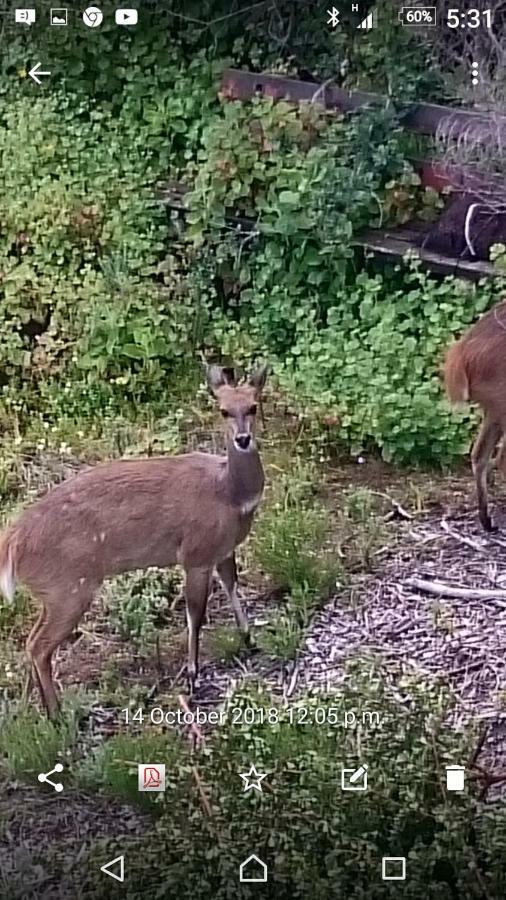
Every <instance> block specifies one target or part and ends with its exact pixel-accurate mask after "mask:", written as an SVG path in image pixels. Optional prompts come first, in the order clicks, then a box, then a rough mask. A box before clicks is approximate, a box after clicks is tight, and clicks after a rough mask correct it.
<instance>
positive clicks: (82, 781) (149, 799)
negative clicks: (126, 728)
mask: <svg viewBox="0 0 506 900" xmlns="http://www.w3.org/2000/svg"><path fill="white" fill-rule="evenodd" d="M143 729H144V730H143V731H142V733H141V734H116V735H114V737H112V738H110V739H109V740H108V741H106V743H104V744H102V745H101V746H100V747H98V748H97V749H96V750H95V751H94V752H93V753H91V754H90V755H89V756H88V757H87V758H86V759H85V760H83V762H81V764H80V765H79V766H78V767H76V768H75V770H74V781H75V782H76V784H78V785H79V786H80V787H83V788H84V789H86V790H92V791H96V790H99V791H103V792H104V793H107V794H110V795H111V796H114V797H115V798H116V799H122V800H127V801H128V802H130V803H135V804H136V805H139V806H141V807H142V808H144V809H151V810H153V809H154V807H156V806H157V805H160V804H162V803H163V802H164V799H165V798H164V795H163V793H157V792H153V793H143V792H139V791H138V782H137V765H138V763H145V764H149V763H152V764H153V765H156V764H157V763H164V764H165V767H166V777H167V792H168V796H170V790H171V785H172V783H173V772H174V770H175V768H176V765H177V764H178V762H179V757H180V755H181V751H182V747H181V741H180V738H179V737H178V735H177V734H175V733H174V732H165V733H163V734H162V733H161V732H159V731H155V730H154V727H153V726H152V725H150V724H149V723H148V724H146V723H144V725H143Z"/></svg>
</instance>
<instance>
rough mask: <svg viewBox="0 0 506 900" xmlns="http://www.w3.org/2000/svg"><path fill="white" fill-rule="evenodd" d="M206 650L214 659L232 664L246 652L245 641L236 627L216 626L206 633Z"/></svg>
mask: <svg viewBox="0 0 506 900" xmlns="http://www.w3.org/2000/svg"><path fill="white" fill-rule="evenodd" d="M206 648H207V650H208V651H209V653H210V655H211V656H212V657H213V659H218V660H219V661H220V662H231V661H232V660H233V659H236V658H237V657H238V656H240V655H241V653H242V652H243V651H244V639H243V637H242V635H241V633H240V631H239V629H238V628H237V627H236V626H235V625H214V626H213V627H212V628H209V629H208V630H207V631H206Z"/></svg>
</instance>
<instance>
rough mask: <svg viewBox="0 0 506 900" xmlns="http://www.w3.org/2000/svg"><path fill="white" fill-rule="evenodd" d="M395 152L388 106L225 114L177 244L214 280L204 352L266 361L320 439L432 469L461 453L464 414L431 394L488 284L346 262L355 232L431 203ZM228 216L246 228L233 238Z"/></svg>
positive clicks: (420, 211) (205, 154)
mask: <svg viewBox="0 0 506 900" xmlns="http://www.w3.org/2000/svg"><path fill="white" fill-rule="evenodd" d="M405 151H406V148H405V137H404V135H403V133H402V132H401V131H400V130H399V128H398V127H397V124H396V118H395V114H394V112H392V111H386V110H376V111H367V112H364V113H362V114H358V115H356V116H354V117H352V118H351V119H350V118H347V119H343V118H340V117H333V116H330V117H328V116H326V115H324V114H322V110H321V109H318V107H315V106H314V105H312V104H308V105H304V104H303V105H301V106H299V107H295V106H293V105H290V104H288V103H284V102H278V103H273V102H272V101H270V100H257V101H254V102H253V103H251V104H249V105H248V104H239V103H226V104H225V106H224V108H223V111H222V116H221V117H215V118H214V119H213V120H212V121H211V122H210V124H209V126H208V127H207V129H206V130H205V131H204V134H203V147H202V149H201V151H200V159H199V161H200V168H199V170H198V174H197V176H196V178H195V181H194V187H193V190H192V192H191V193H190V194H189V195H188V198H187V203H188V207H189V214H188V221H189V237H190V240H191V241H192V243H193V246H194V247H196V248H197V250H198V251H199V252H200V255H201V259H202V260H205V266H207V272H208V274H209V272H210V270H211V269H212V271H213V282H212V283H213V292H212V294H209V302H210V303H211V304H212V305H214V306H215V307H220V310H219V311H217V312H216V313H215V315H214V317H213V329H214V335H215V341H216V345H217V346H220V347H221V348H222V349H224V350H225V351H226V352H227V353H228V354H230V355H235V356H236V357H237V355H238V354H239V355H240V354H241V353H243V354H244V355H245V356H248V355H251V354H252V353H258V352H261V353H262V354H264V355H267V356H269V357H270V358H271V359H272V360H273V365H274V368H275V371H276V374H277V375H278V377H279V379H280V382H281V384H282V386H283V387H284V388H285V390H286V391H287V393H288V395H289V398H290V400H291V402H292V404H293V406H294V408H295V409H296V410H298V411H299V413H301V414H304V415H306V416H307V418H308V419H309V421H310V422H314V421H315V420H316V423H318V421H324V422H325V423H327V424H326V426H325V427H326V429H327V425H328V423H329V422H331V423H334V425H333V427H332V428H331V430H330V437H331V440H334V441H335V442H336V443H338V444H341V445H344V446H347V447H349V448H350V449H351V451H352V452H359V451H363V450H364V449H370V448H374V447H375V448H379V449H380V450H381V452H382V454H383V456H384V458H385V459H388V460H390V459H397V460H399V461H403V462H408V461H415V460H418V461H430V462H437V463H446V462H448V461H449V460H451V459H452V458H453V457H455V456H458V455H459V454H462V453H464V452H466V450H467V448H468V443H469V434H470V428H469V422H470V414H469V412H465V413H463V414H462V413H460V414H458V413H457V414H455V413H454V412H453V411H450V409H449V407H448V404H447V403H446V401H445V399H444V397H443V392H442V388H441V378H440V367H441V363H442V359H443V355H444V351H445V348H446V346H447V344H448V342H449V341H450V340H451V339H452V336H453V335H458V334H460V333H461V332H462V331H463V330H464V329H465V328H466V327H467V326H468V325H469V324H470V323H471V322H472V321H474V320H475V319H476V317H477V316H478V315H479V314H480V313H481V312H483V311H484V310H485V309H486V308H487V307H488V306H489V305H490V304H491V303H492V302H494V300H495V299H496V298H497V297H498V296H499V292H500V290H501V284H500V283H499V282H496V283H483V284H479V285H478V286H477V287H476V286H473V285H472V284H471V283H469V282H464V281H461V280H458V279H456V278H447V279H443V280H441V279H439V280H438V279H436V278H433V277H429V276H428V275H426V274H424V273H423V272H422V271H421V270H420V268H419V266H418V265H417V264H416V262H415V261H413V262H412V263H411V264H407V265H403V266H397V267H396V268H395V269H394V270H392V269H390V270H388V269H387V270H384V271H383V272H381V271H378V270H377V269H376V270H374V268H373V267H372V265H371V264H370V263H369V262H368V260H367V259H365V260H364V259H361V258H360V255H359V253H358V252H357V248H356V246H355V245H354V237H355V235H356V233H357V231H359V230H360V229H361V228H363V227H367V226H371V225H381V224H382V225H385V224H395V223H397V222H402V221H405V220H406V219H407V218H410V217H411V216H413V215H414V214H416V215H418V216H419V217H420V216H421V217H430V215H431V214H433V212H434V210H435V208H437V206H438V205H439V204H440V203H441V200H440V198H439V197H438V195H437V194H435V193H434V192H433V191H424V190H422V188H421V187H420V183H419V179H418V176H417V175H416V174H415V173H414V172H413V170H412V168H411V167H410V166H409V164H408V163H407V162H406V159H405ZM234 217H235V219H234ZM238 218H239V219H240V220H242V221H243V222H244V219H246V220H248V219H249V221H250V229H253V232H252V233H251V232H250V233H249V234H248V233H244V232H242V233H241V234H239V235H234V234H233V233H231V222H233V221H235V220H237V219H238ZM210 253H211V255H212V256H213V259H214V269H213V267H212V266H211V267H210V266H209V255H210ZM217 281H218V283H219V284H220V285H221V295H220V292H219V291H218V294H217V292H216V283H217ZM471 418H472V416H471Z"/></svg>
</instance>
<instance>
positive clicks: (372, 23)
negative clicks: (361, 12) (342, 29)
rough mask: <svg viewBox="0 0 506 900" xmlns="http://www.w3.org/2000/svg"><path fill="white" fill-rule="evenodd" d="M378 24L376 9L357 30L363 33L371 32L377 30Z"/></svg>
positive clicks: (363, 20)
mask: <svg viewBox="0 0 506 900" xmlns="http://www.w3.org/2000/svg"><path fill="white" fill-rule="evenodd" d="M377 24H378V13H377V11H376V10H375V9H373V11H372V12H370V13H369V15H368V16H366V17H365V19H362V21H361V23H360V25H357V28H358V29H359V30H361V31H371V29H372V28H376V25H377Z"/></svg>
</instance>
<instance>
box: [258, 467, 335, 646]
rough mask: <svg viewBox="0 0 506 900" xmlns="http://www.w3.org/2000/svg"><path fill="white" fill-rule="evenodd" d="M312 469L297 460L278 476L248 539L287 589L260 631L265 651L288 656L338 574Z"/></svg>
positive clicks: (325, 512)
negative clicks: (292, 469) (283, 599)
mask: <svg viewBox="0 0 506 900" xmlns="http://www.w3.org/2000/svg"><path fill="white" fill-rule="evenodd" d="M316 479H317V475H316V470H315V469H314V467H313V466H312V465H310V464H307V463H299V464H298V466H296V468H295V470H294V471H293V472H291V473H290V474H287V473H283V474H282V475H281V476H279V475H278V478H277V481H276V482H275V484H274V492H273V496H272V498H271V500H270V503H268V504H267V506H266V508H265V509H264V510H263V511H262V513H261V515H260V517H259V521H258V525H257V527H256V530H255V537H254V539H253V555H254V559H255V562H256V564H257V565H258V566H259V567H260V568H261V569H262V570H263V571H264V572H265V573H266V574H267V575H269V576H270V578H271V579H272V580H273V581H274V583H275V584H276V585H277V586H278V587H281V588H283V589H284V590H285V591H286V600H285V604H284V606H283V608H282V609H280V610H279V611H278V613H277V614H276V615H275V616H274V618H273V619H272V620H271V622H270V624H269V625H268V626H267V628H266V629H265V630H263V631H262V633H261V634H260V635H259V638H258V644H259V646H260V647H261V648H262V649H263V650H265V651H266V652H267V653H270V654H274V655H276V656H280V657H281V658H283V659H289V658H291V657H293V656H294V655H295V654H296V652H297V649H298V647H299V646H300V642H301V639H302V636H303V634H304V631H305V629H306V627H307V626H308V624H309V622H310V620H311V617H312V615H313V613H314V612H315V610H316V609H318V608H319V606H320V605H321V604H322V603H323V602H324V601H325V599H327V597H328V596H329V592H330V591H331V589H332V588H333V587H334V586H335V585H336V581H337V579H338V578H340V577H341V576H342V565H341V563H340V561H339V560H338V559H337V556H336V554H335V552H334V550H333V549H332V547H331V544H330V541H331V516H330V514H329V511H328V510H327V509H326V507H325V505H324V504H323V503H322V501H321V500H320V499H319V498H318V497H317V494H316V490H315V485H316Z"/></svg>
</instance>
